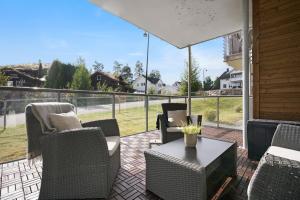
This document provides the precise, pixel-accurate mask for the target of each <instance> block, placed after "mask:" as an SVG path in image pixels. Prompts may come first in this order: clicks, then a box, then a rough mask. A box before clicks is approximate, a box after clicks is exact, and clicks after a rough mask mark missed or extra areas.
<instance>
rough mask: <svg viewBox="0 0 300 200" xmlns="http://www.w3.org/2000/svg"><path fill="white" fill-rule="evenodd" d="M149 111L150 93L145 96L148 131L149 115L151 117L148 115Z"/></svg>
mask: <svg viewBox="0 0 300 200" xmlns="http://www.w3.org/2000/svg"><path fill="white" fill-rule="evenodd" d="M148 112H149V96H148V95H146V96H145V114H146V132H148V130H149V129H148V120H149V119H148V117H149V115H148Z"/></svg>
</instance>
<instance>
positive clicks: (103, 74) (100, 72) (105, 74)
mask: <svg viewBox="0 0 300 200" xmlns="http://www.w3.org/2000/svg"><path fill="white" fill-rule="evenodd" d="M96 75H101V76H105V77H107V78H109V79H112V80H114V81H118V82H119V81H120V80H119V79H118V78H116V77H114V76H113V75H111V74H108V73H105V72H102V71H96V72H94V73H92V74H91V76H96Z"/></svg>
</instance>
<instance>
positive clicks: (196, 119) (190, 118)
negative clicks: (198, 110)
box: [187, 115, 202, 126]
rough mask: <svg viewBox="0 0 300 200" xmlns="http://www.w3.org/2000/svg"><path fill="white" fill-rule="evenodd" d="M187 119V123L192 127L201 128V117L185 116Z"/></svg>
mask: <svg viewBox="0 0 300 200" xmlns="http://www.w3.org/2000/svg"><path fill="white" fill-rule="evenodd" d="M187 118H188V123H191V124H193V125H199V126H201V124H202V115H191V116H187Z"/></svg>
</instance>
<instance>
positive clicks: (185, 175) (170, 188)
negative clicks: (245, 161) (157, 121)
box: [145, 137, 237, 200]
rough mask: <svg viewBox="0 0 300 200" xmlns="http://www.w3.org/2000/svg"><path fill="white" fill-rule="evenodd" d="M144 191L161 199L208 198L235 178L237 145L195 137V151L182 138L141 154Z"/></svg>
mask: <svg viewBox="0 0 300 200" xmlns="http://www.w3.org/2000/svg"><path fill="white" fill-rule="evenodd" d="M145 159H146V189H147V190H149V191H151V192H153V193H154V194H156V195H158V196H159V197H161V198H163V199H173V200H175V199H191V200H192V199H209V198H211V197H212V196H213V195H214V194H215V193H216V192H217V190H218V189H219V188H220V186H221V185H222V184H223V183H224V181H225V180H226V179H227V178H228V177H232V178H234V177H235V176H236V159H237V143H236V142H234V143H233V142H227V141H222V140H216V139H209V138H205V137H198V142H197V146H196V148H186V147H185V144H184V140H183V138H181V139H178V140H175V141H172V142H169V143H167V144H163V145H160V146H156V147H153V148H152V149H151V150H147V151H145Z"/></svg>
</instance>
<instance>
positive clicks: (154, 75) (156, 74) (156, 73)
mask: <svg viewBox="0 0 300 200" xmlns="http://www.w3.org/2000/svg"><path fill="white" fill-rule="evenodd" d="M149 78H153V79H160V78H161V75H160V72H159V71H158V70H152V71H151V72H150V74H149Z"/></svg>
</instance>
